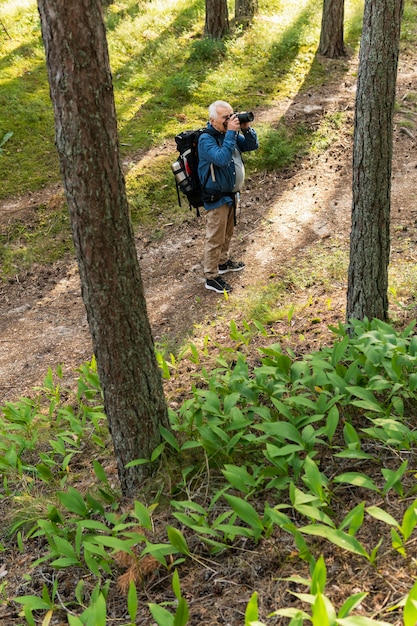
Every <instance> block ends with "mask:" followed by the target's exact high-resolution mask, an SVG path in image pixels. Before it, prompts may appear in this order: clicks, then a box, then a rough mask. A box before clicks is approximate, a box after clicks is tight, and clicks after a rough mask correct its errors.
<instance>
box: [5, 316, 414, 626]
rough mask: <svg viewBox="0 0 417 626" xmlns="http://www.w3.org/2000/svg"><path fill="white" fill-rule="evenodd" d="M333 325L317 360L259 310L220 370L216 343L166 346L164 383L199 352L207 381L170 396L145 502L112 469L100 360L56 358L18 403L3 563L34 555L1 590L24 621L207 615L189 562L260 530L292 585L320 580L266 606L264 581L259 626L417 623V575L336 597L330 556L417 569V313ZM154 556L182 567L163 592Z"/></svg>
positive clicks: (239, 545)
mask: <svg viewBox="0 0 417 626" xmlns="http://www.w3.org/2000/svg"><path fill="white" fill-rule="evenodd" d="M332 331H333V333H334V343H333V344H332V345H330V346H329V347H326V348H323V349H321V350H320V351H316V352H313V353H311V354H307V355H305V356H304V357H302V358H300V357H298V358H297V357H296V356H295V355H294V354H293V353H292V352H291V350H284V349H283V348H282V347H281V345H280V344H279V343H274V341H275V338H274V337H271V336H270V335H269V334H268V330H267V328H265V327H263V326H262V324H261V323H260V322H251V323H248V322H245V323H243V324H242V325H240V326H239V327H238V326H237V325H236V323H234V322H232V323H231V324H230V342H229V347H228V348H227V349H226V348H224V347H223V348H222V347H221V346H213V349H214V350H215V351H216V357H215V363H214V366H213V364H212V362H211V355H210V351H211V349H212V348H211V346H210V341H209V340H208V341H207V342H206V344H205V348H203V349H197V348H196V346H195V345H194V344H192V343H190V344H189V345H188V346H187V347H186V348H185V349H184V350H183V352H182V353H181V354H180V355H178V356H177V357H173V356H171V357H170V358H167V357H166V355H164V354H162V353H160V352H157V359H158V362H159V364H160V367H161V371H162V374H163V376H164V378H165V379H166V380H168V379H169V380H170V381H171V382H173V383H175V380H176V378H178V385H181V381H180V379H181V373H180V372H181V368H182V367H184V366H185V367H186V368H188V369H190V370H193V371H194V372H195V373H194V374H193V375H192V378H193V380H194V383H193V385H192V388H191V390H190V392H189V393H188V394H187V397H186V398H185V399H184V400H183V401H182V403H181V404H180V405H177V404H175V407H176V408H174V403H173V401H172V400H173V399H174V398H177V397H178V394H177V393H175V392H173V394H172V399H170V398H168V401H169V406H170V408H169V418H170V425H171V428H170V430H167V429H165V428H161V436H162V443H161V444H160V445H159V446H158V447H157V448H156V449H155V450H154V452H153V454H152V458H150V459H137V460H136V461H133V462H132V466H134V465H136V464H143V463H151V464H152V465H153V466H154V469H155V471H156V474H155V478H154V479H153V480H152V481H149V483H146V484H144V488H143V492H142V493H139V494H138V495H137V499H135V500H134V501H131V502H129V503H126V501H124V500H123V498H122V497H121V494H120V493H119V490H118V486H117V483H115V481H114V479H113V478H112V473H113V468H114V462H113V460H112V455H111V452H110V451H109V449H111V446H110V440H109V434H108V431H107V427H106V422H105V417H104V415H103V410H102V397H101V389H100V384H99V380H98V376H97V371H96V366H95V361H94V360H93V361H92V362H91V363H88V364H85V365H84V366H83V367H82V368H80V370H79V378H78V386H77V389H76V390H74V391H71V390H68V389H65V388H64V387H63V385H62V372H61V369H60V368H58V369H57V371H56V372H52V371H51V370H49V372H48V375H47V377H46V379H45V382H44V385H43V386H42V388H41V389H38V392H37V394H36V396H35V398H34V399H30V398H22V399H20V400H19V401H17V402H13V403H12V402H7V403H6V404H5V405H4V406H3V407H2V409H1V419H0V432H1V437H0V472H1V476H2V488H1V492H0V493H1V496H0V498H1V499H0V502H1V506H2V515H3V524H2V531H1V538H0V541H1V548H2V551H3V553H4V558H5V560H7V555H8V554H12V553H13V552H16V551H17V552H21V553H24V554H26V555H32V556H31V559H30V560H31V568H30V570H29V571H27V572H26V574H25V575H24V578H23V581H22V584H21V586H20V593H19V595H18V596H17V597H16V596H14V595H11V594H10V593H9V592H8V587H7V580H5V581H4V582H3V583H2V594H3V595H2V598H3V600H2V601H3V603H5V604H8V605H10V606H16V604H17V605H18V606H20V607H21V623H25V624H30V625H35V624H40V623H42V624H47V623H49V621H48V620H51V619H52V618H54V619H58V620H59V622H60V623H68V624H70V625H71V626H82V625H88V626H99V625H100V624H103V625H105V624H116V623H118V624H123V626H128V625H133V624H136V623H148V622H149V620H150V618H151V616H152V619H153V620H154V621H155V622H156V623H157V624H158V625H160V626H166V625H170V624H173V625H181V624H184V625H185V624H187V623H189V620H190V619H191V617H190V616H192V612H193V609H192V604H190V603H189V602H188V601H187V599H186V598H185V597H184V595H183V593H182V591H181V578H182V576H183V575H185V571H186V570H187V569H188V568H189V567H191V566H192V567H194V568H201V569H203V570H204V569H207V570H210V569H211V567H212V566H213V564H215V563H217V564H219V563H221V561H222V559H224V558H228V559H231V558H233V554H239V551H240V550H241V549H243V546H245V545H248V542H250V545H252V546H253V547H252V551H256V550H257V546H260V544H262V548H261V547H260V549H262V550H264V549H265V548H266V546H268V550H269V551H270V552H272V553H273V552H274V551H275V552H277V551H278V552H277V553H279V555H280V561H281V563H282V564H283V565H284V564H289V563H291V564H292V565H291V567H292V569H293V571H294V574H293V575H292V576H291V577H288V576H287V575H286V576H281V574H280V571H276V572H275V574H276V577H277V578H278V579H280V576H281V578H282V580H281V582H280V584H284V585H289V589H293V587H291V582H292V583H296V584H297V587H298V589H300V588H301V589H302V588H304V589H305V591H303V592H301V591H297V592H294V591H290V592H289V593H292V594H293V596H294V598H293V601H291V602H290V603H288V604H287V605H285V604H284V605H282V606H278V607H276V606H275V605H274V608H273V609H272V608H271V609H270V610H268V608H265V607H267V603H265V602H264V603H263V607H264V608H263V613H262V614H261V612H260V609H259V606H258V597H259V596H260V595H261V594H262V589H258V590H257V591H256V593H253V594H252V595H251V596H250V597H247V598H246V602H247V605H246V616H245V626H250V624H252V625H255V624H257V625H258V626H260V624H265V625H266V626H268V625H269V624H271V626H272V624H275V623H276V619H277V618H278V617H279V618H280V619H283V620H284V621H283V622H280V623H288V624H291V625H292V626H296V625H301V624H303V623H304V622H306V621H307V622H309V621H312V622H313V623H315V624H329V625H331V624H332V625H333V624H341V625H342V626H349V625H350V626H365V625H367V624H387V623H392V619H394V620H399V619H402V623H403V624H404V626H414V625H415V623H416V619H417V609H416V600H417V588H416V586H414V587H413V586H412V585H410V587H409V588H408V589H407V590H405V591H404V592H403V594H402V597H401V598H400V599H398V597H397V599H396V601H395V602H392V603H388V604H387V605H386V606H383V607H381V606H379V607H378V608H375V606H373V608H369V610H368V611H367V606H368V605H367V604H366V598H367V596H368V592H367V591H366V590H363V589H361V590H359V591H358V589H357V587H358V585H360V581H359V580H352V581H351V585H352V588H351V589H350V590H349V592H346V586H345V587H344V592H345V593H347V595H346V597H345V598H343V599H342V600H341V599H340V596H338V597H337V599H333V598H332V587H331V577H330V575H329V574H328V564H327V563H328V560H329V559H330V558H334V556H335V555H339V557H340V558H344V559H348V558H351V559H356V560H357V561H358V562H359V563H363V568H364V569H365V568H371V570H375V571H379V570H380V568H381V567H382V566H383V567H385V568H387V567H388V568H389V562H390V560H391V559H394V558H399V559H401V560H403V562H404V566H406V567H407V568H408V571H411V572H414V574H415V572H416V563H415V556H414V550H413V543H414V541H415V527H416V524H417V483H416V480H415V475H416V467H415V450H416V440H417V434H416V431H415V427H414V426H415V418H416V413H417V337H416V336H415V335H414V332H413V331H414V324H410V325H409V326H408V327H407V328H406V329H404V330H402V331H397V330H395V329H394V328H393V327H392V326H390V325H388V324H386V323H383V322H380V321H372V322H369V321H367V320H365V321H364V322H353V323H352V324H351V326H350V327H344V326H342V325H340V326H339V327H337V328H333V329H332ZM250 333H252V336H254V334H255V333H258V334H261V335H262V336H263V338H264V340H263V347H261V348H259V349H258V354H259V360H258V363H257V364H256V365H252V366H250V365H249V363H248V362H247V360H246V358H245V356H244V354H243V353H242V352H241V350H240V347H241V344H242V337H243V338H246V341H247V342H249V341H250ZM208 364H210V366H209V367H208ZM194 366H196V367H194ZM375 525H377V528H378V532H376V533H375V532H373V531H372V528H373V526H375ZM284 538H285V539H284ZM39 546H42V548H41V549H40V548H39ZM395 555H396V557H395ZM297 563H298V564H299V565H297ZM149 568H151V570H152V571H156V570H158V569H159V570H161V571H162V572H165V573H166V576H167V577H168V579H169V580H171V584H172V591H171V592H170V591H169V590H166V592H165V599H167V601H166V602H165V603H164V602H161V601H160V599H159V597H156V598H153V597H152V590H151V588H150V589H148V590H147V591H146V592H144V591H143V590H142V586H143V585H145V589H146V582H145V580H146V572H149V571H150V569H149ZM184 568H185V569H184ZM303 568H304V569H303ZM306 568H307V575H305V571H306ZM126 570H127V571H126ZM39 572H43V576H42V580H43V582H42V585H41V587H39V585H36V584H35V583H36V581H37V580H38V574H39ZM45 572H49V574H48V575H45ZM122 572H125V573H124V574H123V573H122ZM299 572H304V574H302V575H301V574H300V573H299ZM370 575H371V574H370ZM74 579H75V580H77V581H78V583H77V584H74V585H71V584H70V585H69V584H68V582H67V580H74ZM144 579H145V580H144ZM328 579H329V581H328ZM271 584H272V581H271ZM22 589H23V590H24V591H23V592H22ZM120 589H123V590H124V594H125V595H124V596H123V598H124V599H123V601H122V602H121V601H120ZM170 596H172V601H171V600H169V597H170ZM397 596H398V594H397ZM115 597H118V613H117V615H114V614H113V613H112V609H111V607H112V606H113V604H114V598H115ZM260 620H262V622H261V621H260ZM384 620H388V621H384ZM242 623H243V622H242ZM395 623H397V621H396V622H395Z"/></svg>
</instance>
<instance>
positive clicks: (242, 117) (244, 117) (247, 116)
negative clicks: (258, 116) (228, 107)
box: [236, 111, 255, 124]
mask: <svg viewBox="0 0 417 626" xmlns="http://www.w3.org/2000/svg"><path fill="white" fill-rule="evenodd" d="M236 116H237V119H238V120H239V124H246V123H247V122H253V120H254V118H255V116H254V114H253V113H252V111H244V112H243V113H236Z"/></svg>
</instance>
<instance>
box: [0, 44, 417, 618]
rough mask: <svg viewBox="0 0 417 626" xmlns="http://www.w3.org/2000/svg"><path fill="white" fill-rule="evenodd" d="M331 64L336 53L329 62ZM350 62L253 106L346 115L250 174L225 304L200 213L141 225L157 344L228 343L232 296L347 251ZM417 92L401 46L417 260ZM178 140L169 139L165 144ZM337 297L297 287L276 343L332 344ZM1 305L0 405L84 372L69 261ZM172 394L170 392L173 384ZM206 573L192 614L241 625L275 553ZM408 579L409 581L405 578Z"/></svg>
mask: <svg viewBox="0 0 417 626" xmlns="http://www.w3.org/2000/svg"><path fill="white" fill-rule="evenodd" d="M323 62H324V61H323ZM332 63H334V62H330V61H329V62H328V64H329V71H331V68H332ZM343 63H345V64H346V65H347V66H348V68H349V69H348V70H347V71H346V73H345V78H344V80H342V81H340V80H339V79H338V80H337V81H335V82H334V83H328V84H326V86H325V87H324V88H322V89H317V90H314V91H311V92H310V93H300V94H299V95H297V96H296V97H295V98H294V99H293V100H291V101H284V102H277V103H276V106H275V107H273V108H271V109H268V110H267V111H263V112H261V113H259V115H257V118H256V119H257V120H262V121H263V120H270V121H272V122H273V123H277V124H278V122H279V120H280V118H281V117H282V116H283V115H284V116H285V117H286V118H287V120H294V121H297V122H299V121H300V120H304V121H305V123H306V124H308V125H313V126H314V125H317V124H318V123H319V121H320V119H321V118H322V116H323V115H324V114H325V113H327V112H332V111H334V112H337V111H343V112H345V114H346V124H345V125H344V126H343V127H342V128H341V129H340V133H339V136H338V139H337V140H336V141H335V142H334V143H333V144H332V146H331V147H330V148H329V149H328V150H326V151H325V152H324V153H322V154H318V155H309V156H308V158H305V159H303V160H300V161H299V162H298V163H297V165H296V167H294V168H292V169H291V170H285V171H278V172H271V173H263V174H256V175H253V176H251V177H250V179H248V180H247V182H246V186H245V191H244V192H243V194H242V207H241V215H240V219H239V223H238V226H237V231H236V236H235V238H234V243H233V246H234V247H233V250H234V257H235V258H237V259H239V260H243V261H245V263H246V268H245V270H244V271H242V272H239V273H237V274H236V275H229V276H228V280H229V277H230V281H229V282H231V284H232V286H233V293H232V294H231V296H230V300H229V301H227V300H225V299H224V298H223V296H219V295H218V294H215V293H214V292H211V291H207V290H206V289H205V287H204V279H203V272H202V254H203V246H204V217H201V218H194V217H191V215H190V218H189V220H187V222H186V223H185V224H183V225H176V224H164V223H161V229H160V230H161V231H163V236H161V237H160V238H158V239H156V238H155V237H154V236H153V234H152V233H151V232H146V231H143V230H139V231H138V232H137V233H136V242H137V250H138V256H139V259H140V267H141V273H142V280H143V284H144V288H145V295H146V301H147V307H148V315H149V319H150V322H151V326H152V330H153V335H154V338H155V340H156V341H157V342H165V343H166V344H168V345H172V346H173V345H175V344H176V343H177V344H178V343H182V342H183V341H184V339H185V338H186V337H187V336H190V335H191V333H192V332H193V326H194V324H200V323H202V322H204V321H205V320H214V319H216V320H217V322H218V323H216V325H215V326H213V327H212V328H211V329H210V334H212V333H214V334H215V335H217V336H215V337H213V339H214V340H215V341H218V342H219V343H226V344H227V341H228V338H229V323H230V319H232V318H230V317H228V316H230V315H231V314H233V315H234V317H235V319H236V316H237V315H238V310H239V307H236V306H233V305H232V301H233V299H235V300H236V299H238V300H239V301H241V302H244V300H245V298H247V297H248V294H250V293H251V290H253V289H255V290H256V289H260V288H262V286H264V287H266V286H267V285H269V284H271V282H273V281H278V280H279V278H280V276H281V275H283V274H284V273H285V272H286V271H287V269H288V268H289V267H292V269H293V271H294V272H296V271H297V264H298V263H299V262H301V260H302V259H303V258H306V257H307V255H308V254H309V253H311V249H312V247H313V246H317V245H318V244H319V243H320V254H327V255H332V254H336V253H338V252H340V251H343V252H345V253H346V255H348V253H349V233H350V214H351V202H352V194H351V176H352V173H351V160H352V137H353V118H354V100H355V86H356V71H357V59H355V58H351V59H349V60H347V61H346V60H345V61H343ZM416 98H417V55H415V56H413V57H411V56H409V55H404V56H403V57H402V58H401V59H400V68H399V74H398V89H397V101H398V103H399V105H400V106H399V107H398V110H397V113H396V116H395V131H394V158H393V179H392V209H391V210H392V253H391V254H392V258H393V259H394V260H395V259H396V258H400V257H402V258H403V259H408V260H411V261H414V260H417V252H416V251H415V245H416V244H417V206H416V189H417V152H416V139H415V138H416V137H417V109H416ZM410 120H411V121H410ZM254 126H255V127H256V123H254ZM171 149H172V147H171V146H169V145H166V146H161V147H160V148H159V150H171ZM172 151H173V154H174V150H173V149H172ZM138 158H139V155H138ZM134 159H135V156H134V155H133V156H131V157H129V160H130V161H134ZM59 202H63V194H62V190H61V188H60V187H59V186H55V187H53V188H50V189H45V190H43V191H41V192H37V193H33V194H28V195H26V196H24V197H16V198H10V199H8V200H6V201H1V202H0V229H2V228H5V227H7V226H8V225H10V223H11V222H13V220H24V221H27V222H28V223H30V222H31V221H32V220H34V219H35V214H36V209H37V207H38V206H39V205H40V204H43V205H46V206H51V207H52V206H56V203H59ZM185 210H188V209H185ZM414 256H416V258H414ZM309 258H311V257H309ZM330 295H331V301H330V303H329V294H328V291H326V292H325V290H324V289H323V285H322V284H319V283H317V284H314V283H312V284H311V285H310V286H309V287H308V290H306V291H305V292H304V293H301V294H300V293H294V298H296V299H297V302H296V303H295V304H297V305H298V307H297V314H296V315H294V316H293V317H292V319H291V320H289V319H285V318H284V319H283V320H281V321H278V322H277V323H276V325H275V328H274V331H275V333H276V335H277V336H278V338H277V340H280V334H281V333H280V328H282V336H283V337H286V338H287V339H286V341H287V342H288V343H289V344H291V346H292V347H293V348H296V349H297V348H298V349H299V350H302V351H304V352H307V351H311V350H314V349H316V348H319V347H320V346H322V345H325V344H326V343H329V342H330V341H331V340H332V337H333V336H332V333H331V332H330V331H329V329H328V325H329V324H331V325H337V324H338V323H339V322H342V323H343V322H344V321H345V306H346V280H343V281H340V282H338V283H335V284H333V285H332V289H331V294H330ZM0 312H1V315H0V404H3V403H4V402H6V401H7V400H15V399H17V398H18V397H20V396H22V395H30V394H31V390H32V389H33V387H34V386H36V385H39V384H41V383H42V381H43V379H44V377H45V375H46V373H47V369H48V367H51V368H52V369H55V367H56V365H57V364H59V363H62V364H63V369H64V375H65V381H66V382H67V384H71V382H73V381H74V380H75V378H76V376H77V374H76V372H75V368H76V367H78V366H79V365H80V364H81V363H83V362H84V361H86V360H89V359H90V358H91V354H92V347H91V338H90V335H89V330H88V324H87V319H86V314H85V309H84V305H83V302H82V298H81V292H80V282H79V275H78V270H77V265H76V262H75V260H74V259H73V258H67V259H65V260H61V261H59V262H57V263H55V264H54V265H53V266H50V267H44V266H37V267H32V268H31V270H30V271H28V272H26V273H24V274H19V275H17V276H14V277H12V278H10V279H9V280H8V282H5V283H2V284H1V285H0ZM401 315H403V316H404V323H406V321H407V318H410V319H411V318H413V317H414V316H415V310H414V309H412V308H410V307H408V310H407V311H405V310H404V311H403V312H401V310H398V311H397V318H398V316H401ZM289 331H290V332H289ZM168 384H169V383H167V385H168ZM169 393H170V396H171V400H172V393H173V390H172V388H170V389H169ZM230 564H231V561H230ZM351 565H352V563H350V564H349V563H345V564H344V565H343V572H339V571H338V572H337V573H336V574H337V575H336V578H335V580H336V582H335V584H336V585H337V584H338V583H337V578H338V576H339V574H341V573H343V576H341V579H340V584H341V585H342V578H343V579H346V576H347V578H348V579H350V581H351V580H352V576H353V577H357V579H358V587H360V586H361V585H360V584H359V579H360V578H361V574H360V573H358V572H357V571H355V572H353V570H352V569H351ZM233 567H235V566H233ZM364 575H366V576H367V577H368V579H369V581H370V582H369V584H368V587H372V585H373V588H374V592H375V593H374V596H375V598H376V600H375V603H376V604H375V606H376V605H377V604H378V603H379V604H380V605H381V606H382V605H383V604H384V603H385V602H387V600H388V598H387V593H386V591H383V592H382V591H379V587H378V586H379V578H380V577H381V574H380V572H375V571H374V572H373V573H371V571H370V570H369V571H368V572H367V573H366V574H365V573H364ZM198 576H199V579H197V578H194V576H193V573H192V571H191V570H190V575H189V578H188V579H187V577H186V576H185V577H184V580H183V578H181V582H182V586H183V585H184V586H185V588H184V589H183V591H185V594H186V595H187V597H190V598H194V600H193V605H194V607H193V611H192V612H193V614H194V616H195V617H194V618H193V621H192V622H191V623H192V624H199V625H210V626H215V625H216V624H230V625H231V626H237V625H238V624H242V623H243V614H244V607H245V602H247V599H248V589H258V590H259V591H262V593H263V594H264V600H263V602H264V604H266V603H267V598H268V594H269V593H270V592H271V593H272V590H269V585H270V582H268V581H271V580H272V577H273V576H274V560H273V559H270V555H268V554H263V555H261V556H260V555H259V554H257V555H256V556H255V557H254V559H253V560H252V561H251V560H250V556H249V553H248V554H246V556H245V557H244V558H243V556H242V559H241V568H240V570H239V571H237V570H233V569H230V568H229V570H228V563H227V562H225V563H223V568H222V571H220V569H219V571H218V572H217V576H216V577H214V578H215V579H216V580H214V578H213V576H214V575H213V574H211V573H206V578H207V580H203V579H202V574H199V575H198ZM402 576H403V574H402V573H401V572H399V574H398V575H393V574H390V580H391V582H390V583H389V585H391V587H392V588H393V590H394V591H395V589H398V586H399V585H400V581H401V577H402ZM404 576H405V575H404ZM369 577H370V578H369ZM405 578H407V583H409V580H408V576H405ZM187 585H188V588H187ZM388 588H389V587H388ZM408 588H410V585H409V587H408ZM385 589H386V588H385ZM236 590H238V591H236ZM273 593H276V590H274V592H273ZM378 594H379V596H380V597H379V598H378ZM205 595H206V597H205V599H204V596H205ZM249 595H250V594H249ZM197 598H199V599H197ZM0 619H1V624H3V625H4V626H8V625H9V624H10V625H11V624H17V623H18V621H16V620H14V619H13V618H12V617H10V618H7V617H6V614H4V616H3V617H2V618H1V612H0ZM51 623H55V622H51ZM277 623H278V622H277Z"/></svg>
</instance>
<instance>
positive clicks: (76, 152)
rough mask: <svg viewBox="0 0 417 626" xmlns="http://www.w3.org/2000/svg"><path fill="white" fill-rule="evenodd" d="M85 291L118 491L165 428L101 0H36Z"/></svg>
mask: <svg viewBox="0 0 417 626" xmlns="http://www.w3.org/2000/svg"><path fill="white" fill-rule="evenodd" d="M38 8H39V13H40V17H41V25H42V35H43V40H44V45H45V51H46V60H47V67H48V77H49V83H50V94H51V99H52V103H53V108H54V116H55V129H56V144H57V148H58V153H59V159H60V166H61V172H62V177H63V182H64V187H65V192H66V198H67V202H68V207H69V212H70V217H71V226H72V233H73V239H74V243H75V249H76V254H77V260H78V266H79V271H80V278H81V285H82V295H83V299H84V303H85V307H86V309H87V317H88V323H89V327H90V332H91V335H92V339H93V348H94V352H95V355H96V358H97V365H98V372H99V376H100V380H101V384H102V388H103V393H104V403H105V412H106V415H107V419H108V424H109V428H110V431H111V434H112V438H113V444H114V450H115V454H116V457H117V463H118V471H119V477H120V481H121V486H122V490H123V492H124V494H126V495H129V496H132V495H134V494H135V493H136V492H137V490H138V489H139V487H140V486H141V484H142V480H143V476H144V473H145V472H148V471H149V469H145V468H147V467H148V466H146V465H145V466H139V467H140V468H141V469H138V467H135V468H131V469H126V467H125V466H126V463H128V462H129V461H132V460H134V459H137V458H141V457H149V456H150V453H151V451H152V450H153V449H154V448H155V446H156V445H157V444H158V443H159V442H160V432H159V425H160V424H163V425H165V426H167V408H166V403H165V398H164V394H163V387H162V380H161V375H160V371H159V368H158V366H157V364H156V360H155V354H154V346H153V339H152V335H151V329H150V325H149V320H148V317H147V312H146V304H145V299H144V293H143V288H142V281H141V276H140V269H139V264H138V260H137V255H136V249H135V245H134V238H133V232H132V228H131V224H130V217H129V210H128V203H127V198H126V191H125V182H124V177H123V173H122V170H121V165H120V158H119V146H118V135H117V123H116V113H115V106H114V96H113V86H112V77H111V72H110V66H109V58H108V49H107V41H106V35H105V29H104V23H103V18H102V14H101V8H100V0H71V1H70V2H69V1H67V0H38Z"/></svg>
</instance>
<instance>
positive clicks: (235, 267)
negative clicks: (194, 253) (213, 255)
mask: <svg viewBox="0 0 417 626" xmlns="http://www.w3.org/2000/svg"><path fill="white" fill-rule="evenodd" d="M244 267H245V264H244V263H243V261H232V260H231V259H229V260H228V261H226V263H223V265H219V274H227V272H240V270H243V268H244Z"/></svg>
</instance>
